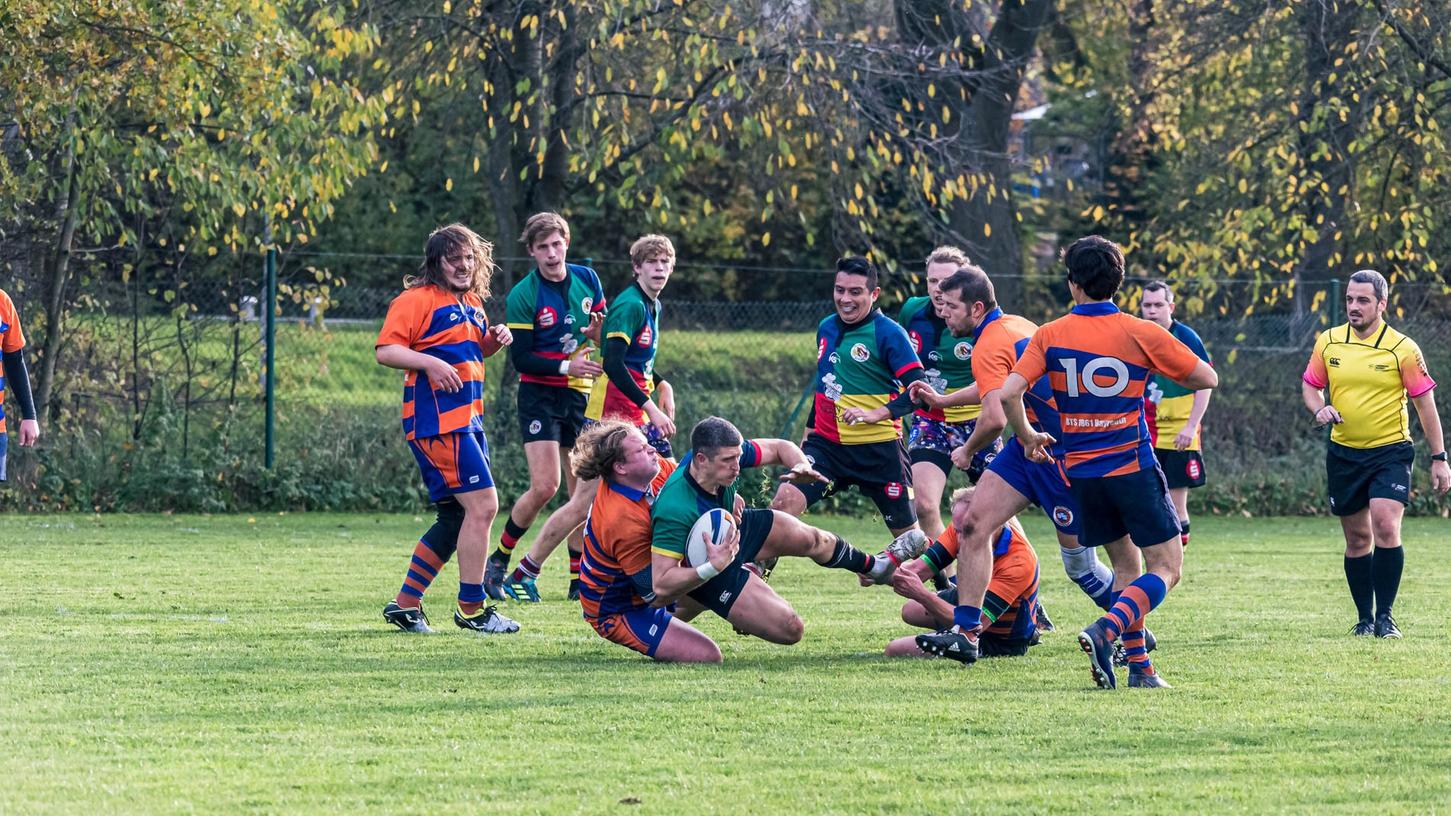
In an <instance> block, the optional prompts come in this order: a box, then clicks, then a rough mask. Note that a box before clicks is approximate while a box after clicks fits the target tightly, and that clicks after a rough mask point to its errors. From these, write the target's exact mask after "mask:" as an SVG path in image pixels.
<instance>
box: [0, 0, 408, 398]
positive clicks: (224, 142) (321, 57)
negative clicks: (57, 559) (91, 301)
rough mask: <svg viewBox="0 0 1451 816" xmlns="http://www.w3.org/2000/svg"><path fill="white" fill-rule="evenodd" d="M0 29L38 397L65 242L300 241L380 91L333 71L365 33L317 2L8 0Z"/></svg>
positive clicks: (15, 257)
mask: <svg viewBox="0 0 1451 816" xmlns="http://www.w3.org/2000/svg"><path fill="white" fill-rule="evenodd" d="M0 28H4V29H5V30H6V31H7V34H6V49H5V51H4V53H3V54H0V134H3V142H0V148H3V159H4V160H3V161H0V201H3V202H5V207H4V209H3V211H0V232H3V235H4V237H5V239H6V241H5V243H6V244H7V246H8V250H7V252H6V256H5V257H4V258H3V259H0V260H3V261H4V262H5V263H6V264H7V265H8V266H9V267H10V268H11V269H12V270H13V271H15V272H17V273H18V274H19V275H20V276H21V277H23V278H31V279H35V280H37V281H38V283H39V287H40V289H41V290H42V292H41V294H42V298H43V300H42V309H41V313H40V315H39V317H40V320H39V321H37V322H36V323H35V324H34V325H35V326H36V328H38V329H39V331H40V333H41V335H42V338H43V339H42V340H41V342H40V347H41V354H40V368H39V376H38V383H37V389H36V391H37V401H38V403H39V404H40V406H42V410H44V407H45V406H50V407H51V408H52V410H53V409H54V405H55V402H56V401H55V400H54V399H53V391H54V388H55V383H56V371H57V365H58V362H59V360H60V358H61V356H62V353H63V351H64V345H65V336H66V335H65V327H66V316H67V313H68V311H69V309H70V307H71V305H72V304H73V302H74V300H75V299H76V297H77V296H78V295H79V294H80V292H79V289H81V288H83V287H82V286H80V285H78V271H80V270H78V269H77V266H78V264H77V262H76V258H77V256H78V255H82V254H87V253H94V252H110V253H117V252H120V253H125V254H126V257H127V259H128V263H127V264H126V265H125V266H124V267H122V268H123V269H124V270H125V274H129V272H130V270H132V269H134V268H135V267H137V266H138V265H140V264H143V263H148V262H150V259H149V257H148V255H149V254H151V253H161V254H164V255H166V256H167V257H168V262H170V263H173V264H175V263H179V262H180V261H179V260H178V258H180V257H182V256H194V257H209V256H214V255H216V254H217V253H219V252H222V251H230V252H237V251H240V250H244V249H256V248H260V247H261V246H263V243H264V242H263V238H262V236H263V234H264V227H267V226H270V228H271V234H272V235H273V236H274V239H275V240H276V241H277V242H278V243H281V244H288V243H304V242H306V240H307V239H308V236H309V235H310V234H311V233H312V232H313V231H314V229H315V227H316V224H317V223H318V222H319V221H321V220H323V219H325V218H326V217H327V216H328V214H329V213H330V212H331V210H332V207H333V202H334V201H335V200H336V199H337V198H338V197H339V196H340V195H341V194H342V193H343V192H344V191H345V190H346V189H347V186H348V184H349V183H350V182H351V181H352V180H353V179H355V178H356V177H357V176H359V175H361V174H362V173H365V172H367V170H368V168H369V165H370V163H371V161H372V160H373V158H374V157H375V155H376V148H375V146H374V144H373V141H372V138H371V128H372V127H373V126H375V125H377V124H379V123H380V122H381V121H382V120H383V117H384V111H383V109H382V105H381V103H380V102H378V101H376V100H370V99H368V98H366V97H364V96H363V95H362V94H361V93H360V92H359V90H358V88H357V87H356V86H355V85H354V84H353V83H351V82H350V81H349V80H348V79H346V71H345V69H348V68H349V67H350V65H351V62H352V61H353V60H355V59H356V58H358V57H360V56H361V55H364V54H366V53H367V52H368V51H369V49H370V48H371V47H372V45H373V44H374V41H375V34H374V32H373V31H372V30H371V29H370V28H368V27H366V26H349V25H345V24H344V17H343V15H342V13H341V12H340V11H338V10H336V9H334V8H332V7H326V8H311V7H308V6H307V5H304V4H303V3H302V2H300V1H294V0H246V1H245V2H243V0H224V1H223V2H219V3H214V4H212V5H210V6H208V7H206V8H204V9H202V8H199V7H197V6H196V5H195V4H192V3H186V2H181V1H180V0H159V1H157V2H141V0H122V2H101V1H100V0H81V1H80V2H75V3H65V4H55V3H46V2H39V0H15V2H12V3H11V4H10V5H9V6H7V8H6V10H5V11H3V12H0ZM81 283H84V281H81Z"/></svg>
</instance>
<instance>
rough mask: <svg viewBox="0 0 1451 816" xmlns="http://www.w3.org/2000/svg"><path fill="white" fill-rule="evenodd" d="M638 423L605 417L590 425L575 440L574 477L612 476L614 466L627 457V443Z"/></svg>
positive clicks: (610, 477)
mask: <svg viewBox="0 0 1451 816" xmlns="http://www.w3.org/2000/svg"><path fill="white" fill-rule="evenodd" d="M633 430H635V426H633V425H631V424H629V423H627V422H620V421H619V420H606V421H604V422H600V423H596V424H595V425H591V426H590V428H589V430H587V431H585V432H584V433H582V434H580V435H579V438H578V439H576V440H575V441H574V450H572V451H570V453H569V465H570V467H571V468H572V469H573V470H574V475H575V478H578V479H598V478H600V477H601V476H603V477H605V478H606V479H609V480H613V477H614V468H615V465H616V464H619V463H620V462H621V461H623V460H624V458H625V443H626V442H627V441H629V439H630V431H633Z"/></svg>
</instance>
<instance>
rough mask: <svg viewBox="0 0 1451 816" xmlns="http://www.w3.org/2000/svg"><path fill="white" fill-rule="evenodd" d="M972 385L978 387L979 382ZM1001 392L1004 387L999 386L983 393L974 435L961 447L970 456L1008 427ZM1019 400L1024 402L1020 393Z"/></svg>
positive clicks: (987, 444) (991, 441)
mask: <svg viewBox="0 0 1451 816" xmlns="http://www.w3.org/2000/svg"><path fill="white" fill-rule="evenodd" d="M972 387H973V388H977V384H976V383H973V385H972ZM966 390H967V389H966V388H964V389H963V391H966ZM1001 392H1002V389H1000V388H998V389H994V390H992V391H989V392H988V393H986V394H984V395H983V400H982V413H981V414H979V415H978V417H977V426H976V427H974V428H973V429H972V435H971V436H969V437H968V438H967V441H966V442H965V443H963V445H962V448H961V449H962V450H966V456H967V457H968V458H971V457H972V456H973V455H974V454H976V453H977V452H978V451H980V450H982V449H983V448H986V447H987V446H989V445H991V444H992V443H993V440H994V439H997V438H998V437H1000V436H1002V435H1003V429H1004V428H1006V427H1008V418H1007V415H1006V414H1004V413H1003V405H1002V402H1001V401H1000V400H999V396H1000V394H1001ZM960 393H962V392H961V391H958V392H955V393H954V394H953V396H956V395H957V394H960ZM1018 402H1019V403H1021V402H1022V397H1021V395H1019V399H1018Z"/></svg>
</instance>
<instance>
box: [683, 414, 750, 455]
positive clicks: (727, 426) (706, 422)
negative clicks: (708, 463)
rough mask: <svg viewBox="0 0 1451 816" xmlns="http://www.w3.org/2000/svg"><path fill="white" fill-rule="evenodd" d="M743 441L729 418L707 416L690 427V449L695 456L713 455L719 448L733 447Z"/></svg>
mask: <svg viewBox="0 0 1451 816" xmlns="http://www.w3.org/2000/svg"><path fill="white" fill-rule="evenodd" d="M744 441H745V438H744V437H742V436H741V432H740V431H739V430H737V429H736V426H734V425H732V424H731V423H730V421H729V420H726V419H721V418H720V417H718V416H708V417H706V418H705V419H702V420H701V421H699V422H697V423H695V427H694V428H691V429H690V449H691V450H693V451H695V455H696V456H706V457H710V456H714V455H715V452H716V451H718V450H720V449H721V448H733V447H735V446H736V445H739V444H741V443H742V442H744Z"/></svg>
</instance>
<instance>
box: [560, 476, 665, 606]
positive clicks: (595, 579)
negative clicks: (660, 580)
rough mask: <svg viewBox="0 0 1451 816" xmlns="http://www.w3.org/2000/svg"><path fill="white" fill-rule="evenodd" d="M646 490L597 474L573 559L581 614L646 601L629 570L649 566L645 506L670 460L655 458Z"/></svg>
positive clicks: (660, 484)
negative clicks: (579, 552) (579, 553)
mask: <svg viewBox="0 0 1451 816" xmlns="http://www.w3.org/2000/svg"><path fill="white" fill-rule="evenodd" d="M659 461H660V472H659V473H657V474H655V478H654V479H652V480H651V482H650V489H649V490H647V491H643V492H642V491H639V490H635V489H633V488H630V487H626V486H625V485H618V484H613V483H611V482H610V481H609V480H604V479H602V480H601V481H600V484H599V487H597V488H595V500H594V504H592V505H590V508H589V515H588V516H587V517H586V518H585V522H584V554H583V555H582V556H581V558H580V562H579V602H580V605H581V606H582V607H583V608H584V616H585V618H600V617H603V616H606V615H615V614H619V613H621V612H628V611H630V610H631V609H635V608H636V607H641V606H645V605H646V603H647V602H646V601H645V599H644V598H642V597H640V593H639V592H638V591H637V590H636V589H635V585H634V583H633V582H632V581H631V580H630V576H631V575H635V574H637V573H639V572H640V571H641V570H645V569H648V568H649V567H650V506H651V505H652V504H654V502H655V497H656V496H658V495H659V494H660V489H661V488H662V487H664V485H665V480H666V479H669V478H670V474H672V473H674V472H675V468H676V465H675V463H674V462H672V461H670V460H669V459H666V458H664V457H660V460H659Z"/></svg>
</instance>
